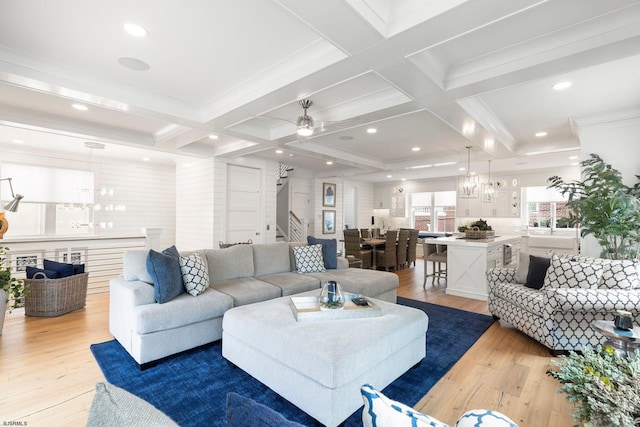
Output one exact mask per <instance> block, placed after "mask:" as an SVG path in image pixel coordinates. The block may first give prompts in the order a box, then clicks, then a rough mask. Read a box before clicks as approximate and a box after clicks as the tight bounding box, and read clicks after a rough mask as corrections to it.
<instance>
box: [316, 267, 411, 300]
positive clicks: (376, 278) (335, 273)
mask: <svg viewBox="0 0 640 427" xmlns="http://www.w3.org/2000/svg"><path fill="white" fill-rule="evenodd" d="M309 276H313V277H316V278H318V280H320V282H325V281H329V280H334V281H336V282H338V283H339V284H340V286H342V290H343V291H345V292H349V293H352V294H362V295H364V296H367V297H373V298H376V297H378V296H379V295H382V294H385V293H388V292H390V291H395V290H396V289H398V283H399V279H398V275H397V274H395V273H389V272H386V271H375V270H367V269H362V268H344V269H338V270H327V271H326V272H324V273H310V274H309ZM392 302H395V300H394V301H392Z"/></svg>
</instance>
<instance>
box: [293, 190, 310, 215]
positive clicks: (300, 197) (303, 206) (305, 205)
mask: <svg viewBox="0 0 640 427" xmlns="http://www.w3.org/2000/svg"><path fill="white" fill-rule="evenodd" d="M291 210H292V211H293V213H294V214H296V216H297V217H298V218H300V219H307V220H308V219H309V193H308V192H306V193H305V192H300V191H294V193H293V203H292V206H291Z"/></svg>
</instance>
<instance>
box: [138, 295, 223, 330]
mask: <svg viewBox="0 0 640 427" xmlns="http://www.w3.org/2000/svg"><path fill="white" fill-rule="evenodd" d="M231 307H233V298H231V297H230V296H229V295H226V294H224V293H222V292H218V291H216V290H215V289H212V288H211V287H209V288H208V289H207V290H205V291H204V292H203V293H202V294H200V295H198V298H194V297H192V296H191V295H189V294H187V293H186V292H185V293H183V294H182V295H178V296H177V297H175V298H174V299H172V300H171V302H170V303H167V304H144V305H140V306H137V307H136V308H135V322H134V325H135V330H134V332H135V333H137V334H141V335H143V334H149V333H153V332H158V331H166V330H169V329H174V328H179V327H181V326H185V325H192V324H195V323H198V322H203V321H205V320H209V319H215V318H217V317H222V315H223V314H224V313H225V312H226V311H227V310H229V309H230V308H231Z"/></svg>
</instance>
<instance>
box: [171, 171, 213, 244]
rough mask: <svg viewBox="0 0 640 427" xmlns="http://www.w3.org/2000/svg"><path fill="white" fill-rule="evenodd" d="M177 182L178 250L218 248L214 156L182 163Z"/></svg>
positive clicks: (177, 174)
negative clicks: (215, 216)
mask: <svg viewBox="0 0 640 427" xmlns="http://www.w3.org/2000/svg"><path fill="white" fill-rule="evenodd" d="M176 183H177V184H176V186H177V192H176V201H177V209H176V246H177V247H178V249H179V250H194V249H202V248H213V247H216V246H217V245H218V242H217V241H214V228H213V224H214V221H213V219H214V197H215V196H214V161H213V159H199V160H195V161H191V162H186V163H179V164H178V165H177V167H176Z"/></svg>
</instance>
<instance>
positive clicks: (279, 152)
mask: <svg viewBox="0 0 640 427" xmlns="http://www.w3.org/2000/svg"><path fill="white" fill-rule="evenodd" d="M282 153H284V151H282V150H276V154H282Z"/></svg>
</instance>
